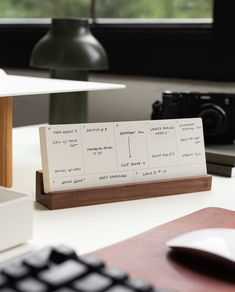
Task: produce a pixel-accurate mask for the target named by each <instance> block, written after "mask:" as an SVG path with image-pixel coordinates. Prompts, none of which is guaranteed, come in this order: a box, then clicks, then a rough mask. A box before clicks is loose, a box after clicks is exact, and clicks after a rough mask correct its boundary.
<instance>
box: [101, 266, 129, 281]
mask: <svg viewBox="0 0 235 292" xmlns="http://www.w3.org/2000/svg"><path fill="white" fill-rule="evenodd" d="M101 272H102V273H103V274H105V275H106V276H108V277H110V278H112V279H113V280H114V281H118V282H120V281H124V280H126V279H127V278H128V274H127V273H125V272H123V271H122V270H121V269H118V268H112V267H105V268H104V269H102V270H101Z"/></svg>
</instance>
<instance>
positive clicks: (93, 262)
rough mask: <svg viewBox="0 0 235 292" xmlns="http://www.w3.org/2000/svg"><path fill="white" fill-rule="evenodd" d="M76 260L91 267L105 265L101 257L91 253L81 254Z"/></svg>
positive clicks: (96, 267) (97, 267)
mask: <svg viewBox="0 0 235 292" xmlns="http://www.w3.org/2000/svg"><path fill="white" fill-rule="evenodd" d="M78 260H79V261H81V262H82V263H84V264H86V265H87V266H89V267H90V268H91V269H100V268H102V267H104V266H105V264H104V262H103V261H102V260H101V259H99V258H98V257H96V256H93V255H87V256H81V257H79V258H78Z"/></svg>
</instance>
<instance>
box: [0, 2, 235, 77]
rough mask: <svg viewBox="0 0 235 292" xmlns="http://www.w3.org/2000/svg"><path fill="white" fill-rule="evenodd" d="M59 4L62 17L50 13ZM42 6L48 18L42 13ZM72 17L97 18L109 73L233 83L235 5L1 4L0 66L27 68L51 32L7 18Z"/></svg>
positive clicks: (41, 23) (45, 24)
mask: <svg viewBox="0 0 235 292" xmlns="http://www.w3.org/2000/svg"><path fill="white" fill-rule="evenodd" d="M78 3H79V7H78ZM141 3H142V6H141ZM23 4H24V5H23ZM59 4H60V5H64V6H61V7H62V10H61V8H60V13H59V12H58V13H57V14H56V12H55V13H52V10H51V9H52V8H53V9H56V10H54V11H59V10H57V9H58V8H59ZM90 4H92V5H93V6H91V7H90ZM115 4H116V5H115ZM121 4H123V5H121ZM137 4H138V5H137ZM143 4H146V6H145V7H143ZM151 5H153V6H154V7H155V6H156V7H158V9H157V10H156V11H155V10H154V9H153V8H151V9H150V8H149V7H153V6H151ZM43 6H45V7H44V8H43V9H44V13H46V15H44V14H42V10H41V12H40V13H39V12H38V11H39V10H38V9H39V7H43ZM11 7H13V8H14V9H11ZM23 7H24V9H23ZM76 7H77V8H76ZM160 7H161V9H160ZM94 8H95V9H94ZM114 8H115V9H114ZM40 9H42V8H40ZM82 9H84V10H83V12H82ZM36 10H37V11H36ZM10 11H11V12H10ZM20 11H21V14H20V15H19V14H18V15H16V13H19V12H20ZM33 11H34V14H33ZM68 11H70V12H71V15H70V16H85V14H86V13H87V14H86V15H87V16H89V15H91V14H92V15H93V16H95V17H96V18H95V21H94V22H93V23H91V28H92V31H93V33H94V34H95V36H96V37H97V38H98V39H99V40H100V42H101V43H102V44H103V46H104V47H105V49H106V51H107V54H108V58H109V72H110V73H115V74H138V75H154V76H167V77H182V78H200V79H218V80H222V79H223V80H235V57H234V56H235V54H234V52H235V48H234V46H233V37H234V30H235V19H234V16H233V13H234V11H235V1H234V0H226V1H221V0H214V1H212V0H128V1H126V0H118V1H117V0H96V1H94V0H93V1H92V0H91V2H90V1H88V0H51V1H49V0H41V1H38V0H1V1H0V16H1V17H2V19H1V23H0V39H1V46H0V64H1V66H2V67H24V68H25V67H29V60H30V54H31V51H32V49H33V47H34V45H35V43H36V42H37V41H38V40H39V39H40V38H41V37H42V36H43V35H44V34H45V33H46V31H47V30H48V28H49V20H48V19H45V20H44V19H43V18H40V19H27V20H25V19H20V20H19V19H15V20H12V19H6V17H8V18H9V17H16V16H17V17H19V16H21V17H26V16H27V17H29V16H30V17H42V16H45V17H47V16H68V15H69V12H68ZM62 12H63V15H62V14H61V13H62ZM80 13H81V14H80ZM26 14H27V15H26ZM83 14H84V15H83ZM102 17H105V18H102ZM113 17H119V19H118V21H117V19H116V20H114V19H113ZM120 17H122V18H120ZM156 17H159V19H158V20H156ZM169 17H173V18H172V19H171V20H169ZM181 17H183V18H185V17H187V21H185V19H184V20H182V18H181ZM107 18H108V19H107ZM137 18H138V19H137ZM153 18H155V19H153ZM163 18H164V19H163ZM166 18H167V19H166ZM176 18H180V20H178V21H177V19H176ZM147 19H149V20H147Z"/></svg>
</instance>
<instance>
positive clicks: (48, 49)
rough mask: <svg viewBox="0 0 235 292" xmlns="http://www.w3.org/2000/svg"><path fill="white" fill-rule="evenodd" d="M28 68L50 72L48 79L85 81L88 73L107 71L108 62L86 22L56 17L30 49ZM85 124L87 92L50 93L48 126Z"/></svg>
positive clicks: (85, 20) (84, 20) (78, 19)
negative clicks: (31, 49)
mask: <svg viewBox="0 0 235 292" xmlns="http://www.w3.org/2000/svg"><path fill="white" fill-rule="evenodd" d="M31 66H33V67H38V68H44V69H50V72H51V78H58V79H70V80H82V81H87V80H88V75H89V71H90V70H104V69H107V68H108V61H107V56H106V53H105V50H104V48H103V47H102V46H101V44H100V43H99V42H98V40H97V39H96V38H95V37H94V36H93V35H92V33H91V31H90V27H89V23H88V20H87V19H80V18H67V19H65V18H56V19H52V24H51V28H50V30H49V31H48V33H47V34H46V35H45V36H44V37H43V38H42V39H41V40H39V42H38V43H37V44H36V46H35V48H34V49H33V52H32V56H31ZM86 121H87V92H79V93H61V94H51V96H50V116H49V122H50V123H51V124H63V123H80V122H86Z"/></svg>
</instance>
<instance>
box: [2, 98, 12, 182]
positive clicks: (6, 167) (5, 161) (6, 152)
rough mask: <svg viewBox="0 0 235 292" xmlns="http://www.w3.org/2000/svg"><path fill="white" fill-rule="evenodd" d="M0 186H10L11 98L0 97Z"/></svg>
mask: <svg viewBox="0 0 235 292" xmlns="http://www.w3.org/2000/svg"><path fill="white" fill-rule="evenodd" d="M0 117H1V121H0V185H1V186H4V187H11V186H12V176H13V175H12V168H13V166H12V163H13V162H12V97H11V96H6V97H0Z"/></svg>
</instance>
